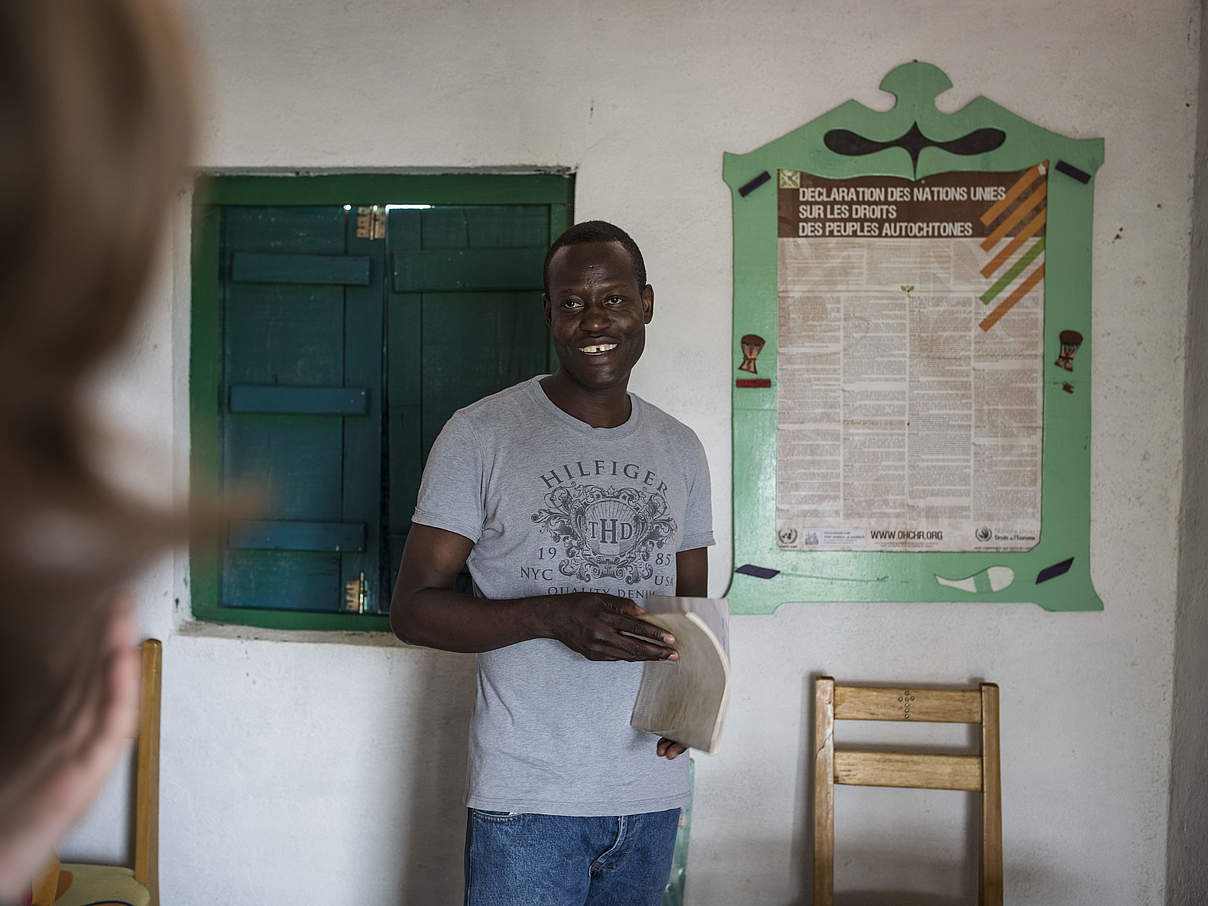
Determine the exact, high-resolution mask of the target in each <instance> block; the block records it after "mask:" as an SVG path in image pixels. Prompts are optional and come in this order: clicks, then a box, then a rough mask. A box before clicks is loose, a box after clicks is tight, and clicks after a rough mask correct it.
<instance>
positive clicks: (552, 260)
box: [390, 221, 713, 906]
mask: <svg viewBox="0 0 1208 906" xmlns="http://www.w3.org/2000/svg"><path fill="white" fill-rule="evenodd" d="M542 301H543V304H544V306H545V316H546V320H547V321H548V323H549V326H550V331H551V334H552V336H553V341H554V348H555V349H556V351H557V353H558V360H559V367H558V370H557V371H556V372H555V373H554V374H552V375H546V376H540V377H535V378H533V379H531V380H529V381H525V382H524V383H521V384H518V385H516V386H514V387H510V388H508V389H507V390H503V391H501V392H500V393H496V394H495V395H493V396H489V397H487V398H486V399H483V400H480V401H479V402H477V403H475V404H473V405H472V406H468V407H466V408H465V409H462V410H460V411H458V412H457V413H455V414H454V415H453V417H452V418H451V419H450V420H449V422H448V424H447V425H445V428H444V430H443V431H442V432H441V434H440V437H438V438H437V440H436V443H435V444H434V445H433V447H432V452H431V454H430V455H429V457H428V463H427V466H426V468H425V470H424V478H423V482H422V485H421V487H420V492H419V499H418V501H417V504H416V509H415V516H414V518H413V520H412V528H411V532H410V534H409V535H408V538H407V546H406V550H405V551H404V553H403V563H402V568H401V569H400V571H399V576H398V583H397V585H396V587H395V591H394V597H393V600H392V602H391V610H390V620H391V625H392V626H393V628H394V631H395V633H396V634H397V635H398V636H399V638H401V639H403V640H405V641H408V642H411V643H413V644H419V645H427V646H430V647H433V648H442V649H445V650H449V651H472V652H477V653H478V674H479V677H478V695H477V700H476V703H475V708H474V717H473V720H472V722H471V725H470V752H469V776H468V778H467V784H466V805H467V807H468V810H469V812H468V823H467V830H466V903H467V904H470V906H486V904H491V906H509V904H516V906H521V904H524V906H532V904H542V906H571V904H573V906H589V904H590V906H622V904H624V906H645V904H650V906H657V904H658V903H660V902H661V899H662V894H663V889H664V886H665V884H666V881H667V877H668V873H669V867H670V862H671V852H672V849H673V847H674V842H675V833H676V828H677V826H678V823H679V814H680V809H681V808H682V807H683V806H684V805H685V804H686V803H687V799H688V765H687V759H686V758H678V760H677V756H679V755H680V754H682V753H683V751H684V747H683V746H681V745H680V744H678V743H677V742H675V741H674V740H669V739H655V738H654V737H653V736H651V735H650V734H648V733H645V732H642V731H640V730H635V729H633V728H632V727H630V726H629V715H630V711H631V710H632V708H633V702H634V698H635V696H636V694H637V688H638V685H639V683H640V681H641V672H642V668H641V664H640V663H639V662H641V661H645V660H657V659H663V658H675V657H676V655H675V653H674V648H669V647H667V646H668V645H674V642H675V640H674V639H673V638H672V637H671V636H670V635H668V634H667V633H665V632H663V631H662V630H659V629H658V628H656V627H654V626H652V625H650V624H648V623H645V622H643V621H642V620H640V619H638V617H639V615H640V614H642V613H643V610H642V608H641V606H640V602H641V601H642V600H643V599H644V598H645V597H646V596H647V595H651V594H671V593H674V594H679V595H690V596H703V595H705V594H706V588H705V586H706V578H707V558H706V551H705V548H706V547H707V546H708V545H710V544H712V543H713V532H712V524H711V515H710V502H709V471H708V465H707V464H706V462H705V455H704V450H703V448H702V447H701V444H700V441H699V440H698V439H697V437H696V435H695V434H694V433H693V432H692V430H691V429H689V428H688V427H686V426H685V425H683V424H681V423H680V422H678V421H676V420H675V419H674V418H672V417H671V416H669V415H667V414H666V413H664V412H662V411H661V410H660V409H657V408H656V407H654V406H652V405H650V404H649V403H647V402H645V401H643V400H642V399H640V398H639V397H637V396H635V395H633V394H631V393H629V392H628V384H629V374H630V372H631V371H632V369H633V366H634V364H635V363H636V362H637V361H638V359H639V358H640V357H641V355H642V350H643V348H644V346H645V338H646V325H647V324H649V323H650V321H651V318H652V317H653V315H654V290H653V289H652V288H651V286H650V285H649V284H648V283H647V282H646V266H645V263H644V261H643V259H642V253H641V251H640V250H639V249H638V247H637V245H636V244H635V243H634V241H633V240H632V239H631V238H630V237H629V236H628V235H627V234H626V233H625V232H624V231H623V230H621V229H619V228H617V227H615V226H613V225H612V224H609V223H605V222H603V221H589V222H586V223H580V224H576V225H575V226H573V227H571V228H570V229H569V230H567V231H566V232H565V233H563V234H562V236H560V237H559V238H558V239H557V240H556V241H555V242H554V244H553V245H552V246H551V247H550V250H549V253H548V255H547V256H546V259H545V293H544V296H543V300H542ZM463 565H465V566H468V568H469V571H470V575H471V576H472V577H473V579H474V595H473V596H470V595H461V594H457V593H456V592H455V591H454V582H455V579H456V577H457V574H458V573H459V572H460V571H461V569H462V566H463Z"/></svg>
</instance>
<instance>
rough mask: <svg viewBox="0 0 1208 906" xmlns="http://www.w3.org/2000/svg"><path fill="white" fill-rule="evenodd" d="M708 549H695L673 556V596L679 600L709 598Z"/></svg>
mask: <svg viewBox="0 0 1208 906" xmlns="http://www.w3.org/2000/svg"><path fill="white" fill-rule="evenodd" d="M708 585H709V549H708V548H706V547H696V548H693V549H692V550H690V551H680V552H679V553H678V554H676V555H675V594H676V597H680V598H707V597H708V596H709V588H708Z"/></svg>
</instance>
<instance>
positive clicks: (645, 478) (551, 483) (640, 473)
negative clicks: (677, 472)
mask: <svg viewBox="0 0 1208 906" xmlns="http://www.w3.org/2000/svg"><path fill="white" fill-rule="evenodd" d="M599 475H608V476H611V477H615V478H621V477H624V478H628V479H629V480H630V481H640V482H641V483H642V484H644V485H646V486H647V487H650V488H654V489H655V490H656V491H657V492H659V493H662V492H663V491H666V490H667V485H666V483H665V482H663V481H661V480H659V478H658V475H656V474H655V473H654V472H652V471H651V470H650V469H643V468H642V467H641V466H639V465H638V464H637V463H632V462H626V463H621V462H618V461H617V460H615V459H594V460H589V461H587V462H583V461H582V460H578V461H576V462H568V463H563V464H562V465H560V466H558V467H557V468H556V469H553V470H552V471H549V472H546V473H545V474H543V475H542V476H541V480H542V481H543V482H545V486H546V488H552V487H555V486H557V485H560V484H562V483H563V482H573V481H576V480H577V479H579V478H594V477H596V476H599Z"/></svg>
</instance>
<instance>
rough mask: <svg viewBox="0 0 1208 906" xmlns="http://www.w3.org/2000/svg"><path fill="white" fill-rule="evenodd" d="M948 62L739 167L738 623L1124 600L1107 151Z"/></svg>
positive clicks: (925, 67)
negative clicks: (1104, 503)
mask: <svg viewBox="0 0 1208 906" xmlns="http://www.w3.org/2000/svg"><path fill="white" fill-rule="evenodd" d="M951 87H952V82H951V80H949V78H948V76H947V75H946V74H945V73H944V72H942V71H941V70H940V69H938V68H937V67H935V66H932V65H931V64H929V63H924V62H919V61H913V62H908V63H904V64H902V65H900V66H897V67H895V68H894V69H892V70H891V71H890V72H889V73H888V74H886V76H885V77H884V78H883V79H882V81H881V88H882V89H883V90H884V91H885V92H887V93H888V94H890V95H892V96H893V99H894V100H893V103H892V105H886V106H885V107H884V108H883V109H873V108H871V107H868V106H865V105H864V104H862V103H860V102H859V101H855V100H849V101H846V102H844V103H841V104H839V105H838V106H836V107H834V108H832V109H830V110H828V111H826V112H825V113H822V114H821V115H819V116H816V117H815V118H814V119H812V120H810V121H809V122H807V123H805V124H804V125H802V126H800V127H798V128H797V129H794V130H792V131H791V132H788V133H787V134H785V135H782V136H780V137H778V138H774V139H772V140H771V141H768V142H767V143H766V144H763V145H760V146H758V147H755V148H754V149H752V150H748V151H745V152H742V153H727V154H726V155H725V156H724V162H723V168H722V169H723V177H724V179H725V181H726V183H727V184H728V185H729V187H730V190H731V201H732V211H733V223H734V322H733V345H732V347H731V367H732V369H733V370H732V372H731V373H732V379H733V383H732V405H733V450H734V457H733V473H732V480H733V489H734V490H733V493H734V510H733V511H734V560H733V574H732V576H731V584H730V587H729V589H728V590H727V597H728V598H729V600H730V606H731V611H732V612H733V613H736V614H741V613H769V612H771V611H773V610H775V609H776V608H777V607H779V606H781V605H782V604H786V603H790V602H844V603H859V602H884V603H887V604H888V603H893V602H906V601H928V602H953V603H960V602H1002V603H1008V602H1013V603H1027V602H1030V603H1034V604H1038V605H1040V606H1041V607H1044V608H1046V609H1048V610H1054V611H1069V610H1101V609H1102V608H1103V602H1102V601H1101V600H1100V599H1099V596H1098V594H1097V593H1096V592H1095V589H1094V584H1093V582H1092V577H1091V560H1090V553H1091V519H1090V484H1091V453H1090V437H1091V402H1092V391H1093V387H1092V383H1091V378H1092V373H1093V371H1092V362H1093V353H1094V342H1093V331H1092V327H1091V250H1092V236H1093V209H1094V191H1095V188H1094V187H1095V173H1096V171H1097V170H1098V169H1099V167H1100V166H1101V165H1102V163H1103V154H1104V143H1103V140H1102V139H1094V138H1071V137H1069V136H1066V135H1062V134H1060V133H1058V132H1054V131H1051V130H1049V129H1047V128H1045V127H1043V126H1039V125H1037V124H1036V123H1033V122H1030V121H1028V120H1026V119H1024V118H1023V117H1021V116H1019V115H1018V114H1016V113H1014V112H1012V111H1010V110H1008V109H1006V108H1004V107H1002V106H1000V105H998V104H996V103H995V102H993V101H991V100H989V99H987V98H985V97H975V98H974V99H973V100H971V101H970V102H969V103H967V104H966V105H965V106H964V107H962V108H960V109H958V110H955V111H952V112H946V111H944V110H941V109H939V107H938V106H937V104H936V99H937V97H938V96H939V95H941V94H943V93H944V92H945V91H947V90H948V89H949V88H951Z"/></svg>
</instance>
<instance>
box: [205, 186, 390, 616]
mask: <svg viewBox="0 0 1208 906" xmlns="http://www.w3.org/2000/svg"><path fill="white" fill-rule="evenodd" d="M382 244H383V243H381V242H378V243H376V246H378V247H380V246H381V245H382ZM220 248H221V292H222V302H221V322H222V353H221V359H222V365H221V386H220V395H219V399H220V401H221V402H222V403H223V404H224V405H222V408H221V410H220V419H221V458H222V465H221V481H222V484H223V486H224V487H226V488H228V489H230V488H238V487H240V486H253V487H265V486H266V485H267V487H266V488H265V490H266V492H267V502H266V506H265V509H266V512H265V513H263V514H262V520H261V521H258V522H247V523H237V524H235V525H232V526H231V528H230V531H229V532H228V535H227V537H226V539H225V545H224V549H223V552H222V557H221V568H220V576H219V589H218V599H219V604H220V605H222V606H225V607H233V608H253V609H268V610H300V611H318V612H337V611H340V610H343V609H345V607H346V604H345V590H346V588H349V587H351V588H352V590H353V592H354V596H353V600H354V601H355V602H357V604H358V606H359V601H360V594H359V592H360V577H361V575H362V573H363V574H364V576H365V586H366V592H367V595H366V597H367V604H368V607H367V609H368V610H370V611H376V610H377V608H378V607H379V606H380V605H381V603H382V598H383V596H382V588H381V584H382V575H381V563H380V535H381V531H380V523H381V518H380V490H381V485H380V473H381V398H382V392H381V362H382V358H381V348H382V282H381V281H382V276H383V273H384V267H383V261H382V260H381V257H382V252H381V251H380V249H379V248H375V247H374V243H373V242H372V241H371V240H367V239H357V238H356V235H355V217H354V216H352V215H350V214H349V213H348V212H346V211H345V210H344V208H343V206H340V205H328V206H322V207H303V206H280V207H259V206H242V205H231V206H227V207H225V208H224V209H223V227H222V241H221V246H220ZM375 252H376V254H377V255H378V258H379V260H378V261H376V262H375V261H373V257H372V256H373V255H374V253H375ZM375 264H376V267H375V266H374V265H375Z"/></svg>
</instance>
